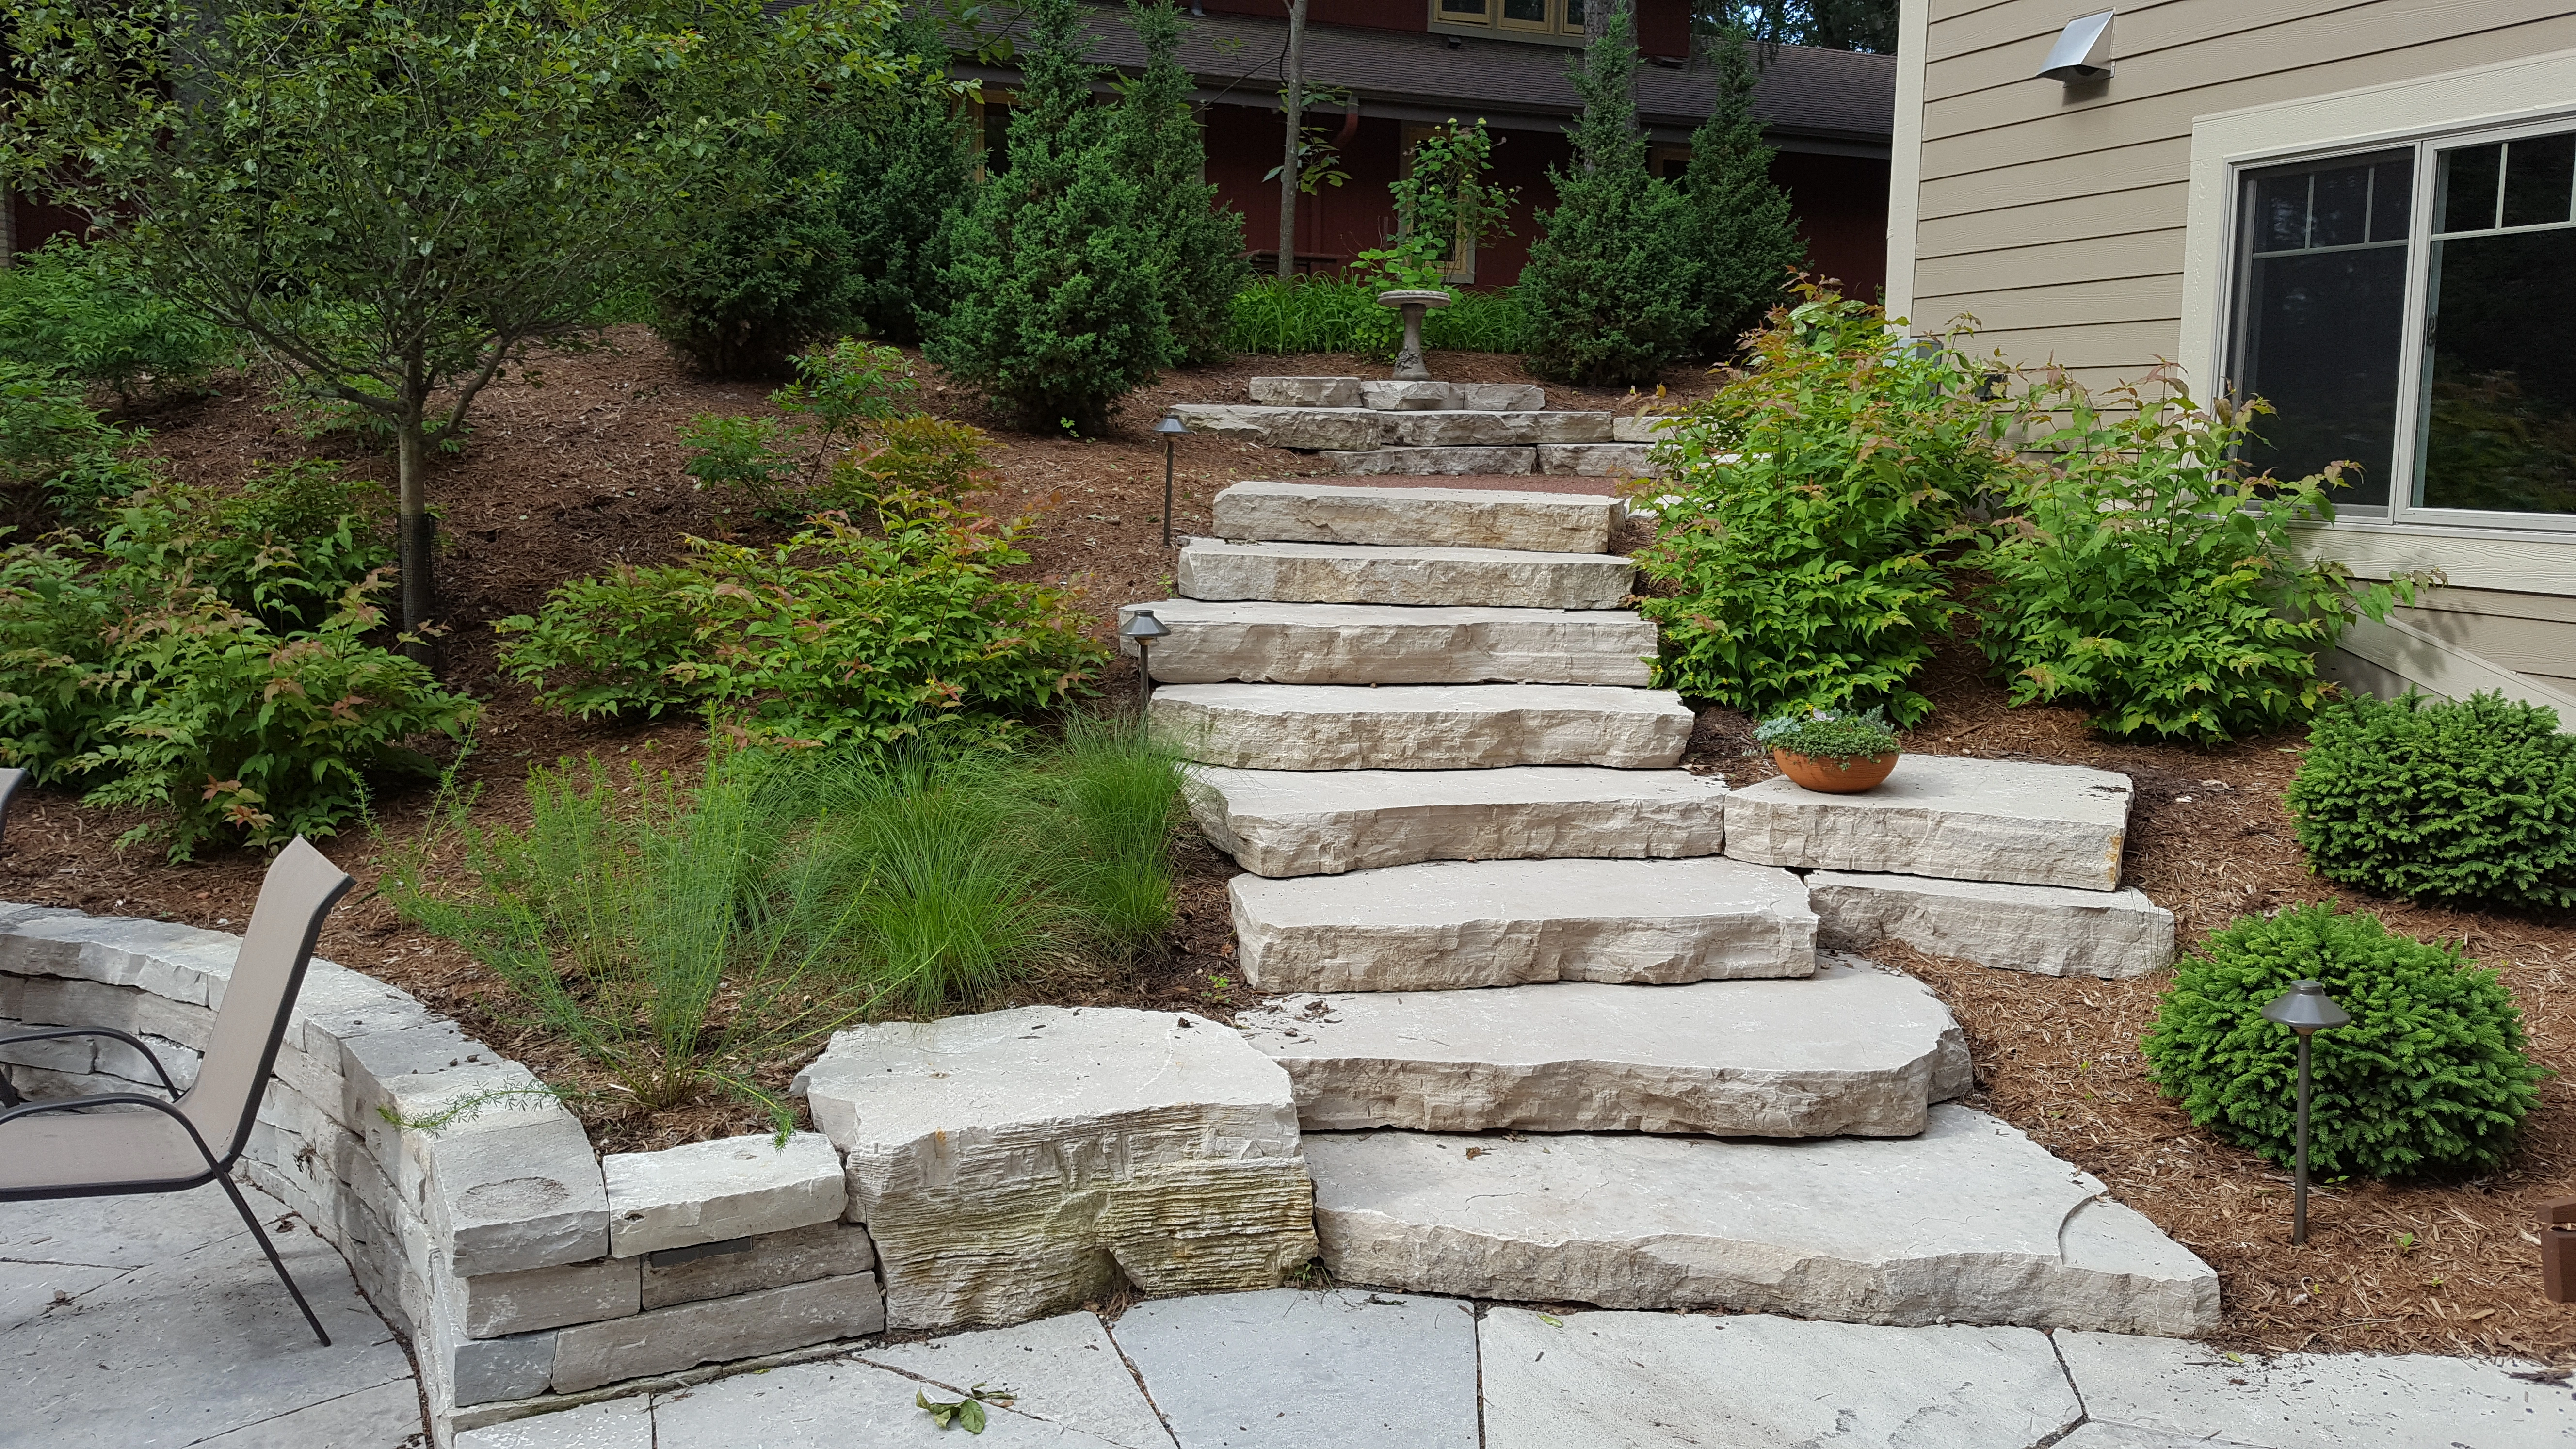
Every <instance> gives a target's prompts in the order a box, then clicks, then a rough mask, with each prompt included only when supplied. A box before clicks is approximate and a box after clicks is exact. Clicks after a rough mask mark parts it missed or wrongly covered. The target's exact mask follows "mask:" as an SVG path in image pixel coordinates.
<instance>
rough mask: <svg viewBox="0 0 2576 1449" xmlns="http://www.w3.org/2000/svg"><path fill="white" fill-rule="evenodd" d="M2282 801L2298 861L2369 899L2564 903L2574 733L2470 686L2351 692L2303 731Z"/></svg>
mask: <svg viewBox="0 0 2576 1449" xmlns="http://www.w3.org/2000/svg"><path fill="white" fill-rule="evenodd" d="M2286 798H2287V802H2288V804H2289V807H2290V815H2291V818H2292V819H2293V820H2294V821H2295V822H2296V823H2297V829H2298V836H2299V846H2300V848H2301V849H2303V850H2305V851H2306V852H2307V853H2308V866H2309V868H2310V869H2311V870H2314V871H2315V872H2316V873H2317V874H2319V875H2321V876H2324V877H2325V878H2326V879H2328V880H2331V881H2338V882H2341V883H2342V884H2345V885H2351V886H2358V887H2360V888H2361V889H2363V890H2367V891H2375V892H2377V893H2379V894H2381V895H2390V896H2402V897H2406V898H2408V899H2419V900H2433V901H2443V902H2450V903H2461V904H2471V903H2493V904H2498V905H2508V906H2523V907H2534V906H2537V907H2566V906H2576V735H2565V734H2561V733H2559V731H2558V716H2557V714H2556V713H2555V712H2553V711H2551V710H2548V709H2545V708H2542V707H2541V706H2538V705H2532V704H2524V703H2522V702H2520V701H2517V700H2509V699H2506V698H2505V697H2504V696H2503V695H2501V694H2479V695H2474V696H2472V697H2470V698H2468V699H2465V700H2455V701H2442V700H2431V699H2425V698H2422V697H2420V696H2417V695H2411V694H2410V695H2408V696H2406V697H2405V698H2403V699H2396V700H2377V699H2368V698H2358V699H2352V700H2347V701H2344V702H2342V703H2339V704H2336V705H2333V706H2331V707H2329V708H2328V709H2326V710H2325V711H2324V712H2323V713H2321V714H2319V715H2318V716H2317V719H2316V722H2315V723H2314V724H2313V725H2311V726H2310V727H2309V730H2308V749H2307V755H2306V757H2305V758H2304V759H2302V760H2301V761H2300V762H2299V773H2298V776H2297V778H2295V779H2293V780H2292V781H2291V782H2290V788H2289V792H2288V794H2287V797H2286Z"/></svg>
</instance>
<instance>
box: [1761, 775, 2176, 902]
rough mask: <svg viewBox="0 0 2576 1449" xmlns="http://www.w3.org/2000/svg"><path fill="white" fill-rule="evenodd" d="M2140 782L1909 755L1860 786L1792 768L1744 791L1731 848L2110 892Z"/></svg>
mask: <svg viewBox="0 0 2576 1449" xmlns="http://www.w3.org/2000/svg"><path fill="white" fill-rule="evenodd" d="M2134 793H2135V791H2134V790H2133V788H2132V787H2131V786H2130V784H2129V777H2128V776H2126V775H2118V774H2113V773H2112V772H2111V771H2108V770H2094V769H2087V768H2085V767H2084V766H2082V765H2041V764H2033V763H2031V762H2029V761H2025V760H1977V759H1968V758H1964V757H1960V756H1951V755H1907V756H1906V757H1905V758H1903V759H1902V760H1899V761H1898V762H1897V765H1896V772H1895V773H1894V774H1892V775H1890V776H1888V777H1887V783H1885V784H1883V785H1881V786H1879V787H1878V788H1877V789H1874V790H1870V791H1866V792H1864V793H1862V794H1858V795H1826V794H1819V793H1817V792H1816V791H1812V790H1805V789H1801V788H1799V787H1798V786H1797V785H1795V784H1792V783H1791V782H1790V780H1789V778H1788V777H1787V776H1785V775H1783V776H1778V777H1775V778H1773V779H1769V780H1764V781H1762V782H1761V783H1760V784H1757V785H1748V786H1746V787H1745V788H1743V789H1741V790H1738V791H1736V792H1735V794H1734V795H1733V796H1732V797H1731V798H1729V800H1728V801H1727V815H1728V820H1727V826H1728V829H1727V841H1726V849H1727V853H1728V854H1730V855H1734V856H1738V857H1740V858H1742V859H1745V860H1754V861H1760V862H1762V863H1763V864H1765V865H1785V866H1794V867H1798V868H1800V869H1815V870H1838V871H1876V872H1889V873H1894V874H1897V875H1922V876H1934V877H1937V878H1940V879H1944V880H1981V881H1996V882H2000V883H2003V884H2007V885H2043V886H2070V887H2074V888H2076V889H2080V890H2093V891H2109V890H2114V889H2117V888H2118V886H2119V884H2120V849H2121V845H2122V843H2123V842H2124V841H2125V840H2126V838H2127V835H2128V828H2129V801H2130V799H2131V797H2132V796H2133V795H2134Z"/></svg>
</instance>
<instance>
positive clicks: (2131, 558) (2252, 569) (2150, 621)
mask: <svg viewBox="0 0 2576 1449" xmlns="http://www.w3.org/2000/svg"><path fill="white" fill-rule="evenodd" d="M2103 402H2104V403H2105V404H2107V406H2104V405H2100V404H2097V403H2096V402H2095V400H2094V398H2093V397H2092V395H2091V394H2090V393H2088V392H2087V391H2086V390H2085V389H2084V387H2083V386H2082V385H2081V384H2079V383H2077V382H2075V381H2073V380H2072V379H2069V378H2066V377H2065V376H2064V375H2063V374H2055V375H2053V376H2052V377H2050V378H2049V379H2047V380H2045V381H2043V382H2042V383H2041V384H2040V385H2038V386H2037V387H2034V388H2033V389H2031V391H2030V392H2029V393H2028V395H2027V396H2025V397H2024V398H2023V399H2022V401H2021V409H2022V415H2023V416H2024V417H2025V418H2031V419H2036V420H2038V424H2037V427H2036V428H2035V429H2034V430H2033V431H2034V432H2035V433H2036V436H2032V437H2028V438H2026V439H2025V440H2024V442H2023V455H2024V458H2025V460H2026V462H2027V464H2028V466H2027V467H2025V468H2024V469H2022V470H2020V471H2019V472H2018V474H2017V475H2016V481H2015V484H2014V486H2013V487H2012V488H2011V489H2010V490H2009V491H2008V493H2007V496H2006V498H2005V499H2004V507H2003V509H2002V510H2001V514H2002V517H2001V521H2000V523H1999V524H1998V525H1997V526H1996V527H1995V528H1993V529H1992V530H1990V531H1989V532H1988V533H1987V534H1986V535H1985V536H1984V540H1983V543H1982V545H1981V547H1980V548H1979V549H1978V551H1977V553H1976V554H1975V556H1974V559H1973V563H1974V565H1975V566H1976V567H1977V568H1979V569H1982V570H1984V571H1985V572H1986V573H1987V574H1988V575H1989V577H1990V578H1991V580H1992V582H1991V584H1990V585H1989V587H1988V588H1987V589H1986V590H1985V591H1984V592H1983V593H1982V594H1981V595H1980V596H1979V598H1978V600H1977V605H1976V607H1977V615H1978V623H1979V632H1978V636H1977V643H1978V645H1979V647H1980V648H1982V649H1984V651H1985V653H1986V657H1987V658H1988V659H1989V660H1991V661H1993V662H1994V664H1995V665H1996V667H1997V668H1998V669H1999V670H2000V671H2001V672H2002V673H2003V674H2004V675H2005V677H2006V678H2007V679H2008V681H2009V682H2010V685H2011V691H2012V692H2011V701H2012V703H2014V704H2028V703H2032V702H2034V701H2054V700H2060V699H2065V700H2080V701H2083V702H2084V703H2086V704H2089V705H2091V706H2092V707H2093V708H2094V710H2095V711H2096V713H2095V714H2094V716H2093V720H2092V723H2093V727H2094V728H2095V729H2098V730H2101V731H2102V732H2103V733H2105V734H2109V735H2112V736H2115V737H2119V738H2129V737H2133V736H2140V735H2148V736H2154V737H2157V738H2161V739H2181V740H2190V741H2193V742H2196V743H2203V744H2216V743H2220V742H2223V741H2226V740H2231V739H2235V738H2238V737H2240V736H2243V735H2249V734H2261V733H2265V732H2268V731H2271V730H2277V729H2282V728H2285V727H2287V726H2290V725H2294V724H2297V723H2299V722H2300V721H2302V720H2304V719H2306V718H2307V717H2308V716H2309V714H2311V713H2312V712H2313V711H2314V710H2315V709H2316V707H2317V705H2318V703H2319V702H2320V701H2321V700H2322V699H2323V698H2324V697H2325V693H2326V688H2327V687H2326V685H2325V684H2324V683H2322V682H2321V681H2320V680H2319V679H2318V678H2317V667H2316V661H2317V656H2318V655H2320V654H2322V653H2324V652H2325V651H2327V650H2330V649H2332V648H2333V647H2334V645H2335V641H2336V639H2337V638H2338V637H2340V636H2341V634H2342V632H2343V627H2344V624H2345V622H2346V621H2347V620H2349V619H2350V618H2351V617H2353V616H2354V615H2356V614H2363V613H2366V614H2369V615H2370V616H2371V617H2373V618H2384V617H2385V616H2386V615H2387V613H2388V610H2389V607H2390V605H2392V604H2393V603H2395V602H2397V601H2398V600H2399V599H2400V598H2411V597H2412V596H2413V586H2412V585H2411V584H2409V583H2406V582H2403V581H2401V582H2400V583H2398V584H2397V585H2395V586H2394V587H2393V588H2392V587H2391V586H2388V585H2378V584H2373V585H2356V584H2354V583H2353V582H2352V581H2351V579H2350V576H2349V574H2348V573H2347V571H2346V570H2344V569H2343V568H2342V566H2340V565H2338V564H2335V563H2332V562H2317V563H2301V562H2300V561H2299V559H2298V551H2297V547H2296V541H2295V538H2294V536H2293V533H2292V528H2293V525H2295V524H2298V523H2301V522H2304V521H2309V520H2316V519H2330V518H2332V517H2333V516H2334V507H2333V505H2332V504H2331V503H2330V502H2328V500H2327V498H2326V489H2327V488H2328V487H2329V486H2331V485H2332V484H2333V483H2334V481H2335V480H2334V479H2333V478H2332V476H2331V475H2329V476H2325V477H2316V478H2301V479H2298V480H2295V481H2291V482H2281V481H2278V480H2275V479H2272V478H2270V477H2268V476H2266V477H2261V478H2255V479H2247V478H2244V477H2242V476H2240V475H2239V471H2238V469H2237V467H2236V465H2235V463H2234V461H2233V458H2234V454H2235V450H2236V447H2237V445H2238V444H2239V443H2240V442H2241V441H2242V440H2243V439H2244V438H2245V436H2246V425H2247V424H2248V423H2249V422H2250V421H2251V420H2252V417H2251V414H2252V411H2253V409H2251V408H2234V407H2230V406H2229V405H2227V404H2226V403H2224V402H2221V403H2220V404H2218V405H2216V406H2215V407H2213V408H2210V409H2207V410H2204V409H2201V408H2198V407H2195V406H2193V404H2192V402H2191V399H2190V398H2189V397H2188V396H2186V395H2183V394H2182V393H2180V392H2178V391H2177V392H2173V393H2170V394H2168V395H2165V396H2161V397H2155V398H2149V397H2145V396H2142V395H2141V394H2140V393H2139V391H2138V390H2137V389H2136V388H2134V387H2122V388H2119V389H2117V390H2116V391H2114V392H2112V393H2110V394H2109V395H2108V396H2107V397H2106V398H2105V399H2104V400H2103Z"/></svg>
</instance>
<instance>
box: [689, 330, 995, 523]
mask: <svg viewBox="0 0 2576 1449" xmlns="http://www.w3.org/2000/svg"><path fill="white" fill-rule="evenodd" d="M795 371H796V380H795V381H794V382H791V383H789V384H788V385H787V386H785V387H782V388H780V389H779V390H778V391H776V392H773V393H771V394H770V395H769V400H770V402H771V403H772V404H774V405H776V406H777V408H778V410H779V411H780V412H783V413H785V414H786V415H787V416H786V417H785V418H783V419H782V418H764V417H742V416H729V415H725V414H719V413H700V414H698V415H697V416H696V417H693V418H691V419H689V425H688V426H687V427H686V428H683V429H681V431H680V445H681V446H682V447H683V448H686V449H687V450H688V452H689V461H688V463H687V464H686V465H685V466H684V467H683V469H682V471H684V472H686V473H687V474H688V475H689V476H690V477H692V478H695V479H697V480H698V486H699V487H702V488H703V487H707V486H709V485H713V486H714V487H716V488H719V489H723V490H726V491H729V492H732V493H735V494H737V495H739V496H741V497H742V498H743V500H744V501H745V502H747V503H749V504H750V505H751V506H752V507H753V509H754V510H755V511H757V512H759V513H760V514H762V515H763V516H765V517H769V518H773V519H778V520H781V521H786V522H796V521H801V520H802V519H804V518H805V517H806V515H808V514H811V513H813V512H815V511H817V510H818V509H825V508H853V507H864V506H865V505H866V504H867V502H868V500H869V499H871V498H873V497H874V496H876V494H878V493H884V492H889V491H893V490H894V489H896V488H916V489H919V490H921V491H923V492H928V493H935V494H938V495H940V496H942V497H948V498H954V497H955V496H956V495H957V494H958V493H960V492H963V491H964V485H965V484H966V482H967V481H969V480H971V479H972V478H974V477H976V476H977V470H978V468H979V466H980V464H981V461H982V457H983V449H984V448H985V447H986V446H988V445H989V442H990V440H989V439H987V438H986V437H985V435H984V434H983V433H982V432H981V431H980V430H978V429H976V428H973V427H970V426H968V425H966V424H964V423H943V422H941V421H939V420H938V419H935V418H931V417H928V416H926V415H924V414H920V413H913V414H899V413H898V411H897V407H896V404H897V401H898V399H900V398H901V397H902V396H903V395H904V394H906V393H909V392H911V391H913V389H914V388H915V386H916V384H915V383H914V382H913V379H912V371H911V369H910V367H908V366H907V365H906V364H905V362H904V360H903V354H902V353H901V352H898V351H896V350H895V349H894V348H891V347H882V346H875V345H872V344H869V343H865V342H860V341H857V340H855V339H852V338H846V337H845V338H843V339H841V341H840V342H838V343H837V344H835V345H833V346H832V347H830V348H822V349H816V350H813V351H810V352H805V353H800V354H799V355H798V356H797V357H796V359H795ZM871 439H872V440H874V442H875V446H874V447H872V448H870V449H869V450H868V452H867V454H866V458H865V459H864V460H863V461H874V462H876V464H877V465H876V466H875V467H874V468H873V470H872V471H873V475H874V476H875V478H876V480H877V486H875V487H874V488H873V489H862V488H860V487H858V486H857V485H858V484H859V483H862V482H864V481H865V480H864V479H862V478H861V477H860V476H859V475H858V474H855V473H853V472H851V471H850V469H849V468H848V467H847V466H846V465H847V464H849V463H850V461H851V458H850V456H849V454H848V450H849V449H851V448H852V447H853V445H858V444H863V443H865V442H866V441H868V440H871ZM862 471H863V472H865V471H870V470H866V469H863V470H862Z"/></svg>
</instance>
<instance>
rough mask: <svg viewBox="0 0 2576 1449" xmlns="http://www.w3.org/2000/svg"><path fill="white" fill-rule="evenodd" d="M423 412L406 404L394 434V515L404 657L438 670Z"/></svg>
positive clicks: (433, 532) (434, 533)
mask: <svg viewBox="0 0 2576 1449" xmlns="http://www.w3.org/2000/svg"><path fill="white" fill-rule="evenodd" d="M422 408H423V400H422V399H419V398H408V399H405V400H404V405H403V414H402V419H401V421H400V422H399V424H398V425H397V426H396V427H395V429H394V477H395V495H394V498H395V502H394V511H395V519H396V523H395V529H396V531H397V533H398V534H399V536H400V539H399V545H398V546H399V549H400V555H399V556H400V558H401V562H402V627H403V632H404V633H405V634H408V635H410V636H411V642H409V643H407V644H405V645H404V646H403V652H404V653H405V654H407V655H409V656H411V657H412V658H413V659H414V660H417V661H418V662H420V663H422V664H425V665H428V666H429V667H430V668H432V669H435V668H437V667H438V646H437V645H436V644H435V643H434V642H433V641H432V640H431V638H430V635H429V632H428V630H429V626H430V625H431V624H432V623H434V622H436V619H437V609H438V595H437V592H436V590H435V589H434V587H433V579H432V576H431V573H430V570H431V569H432V568H433V567H434V566H435V565H434V562H433V561H434V560H435V559H436V558H437V556H438V520H437V519H435V518H432V517H430V514H429V480H428V478H427V477H425V476H424V474H425V473H426V472H427V467H426V459H425V457H424V454H425V452H426V446H425V445H424V444H423V443H422V441H421V412H422Z"/></svg>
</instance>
